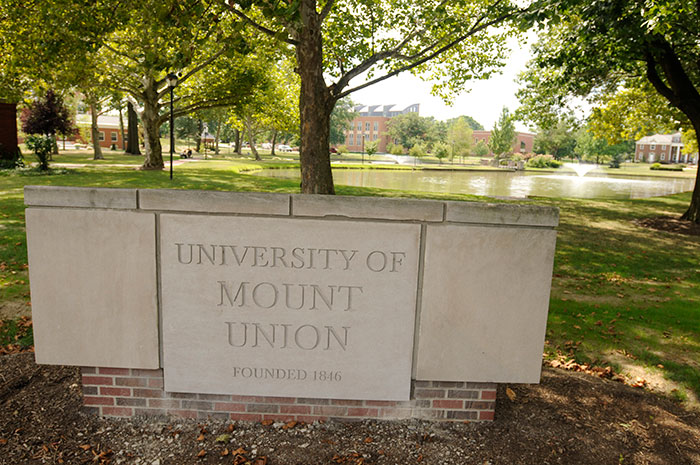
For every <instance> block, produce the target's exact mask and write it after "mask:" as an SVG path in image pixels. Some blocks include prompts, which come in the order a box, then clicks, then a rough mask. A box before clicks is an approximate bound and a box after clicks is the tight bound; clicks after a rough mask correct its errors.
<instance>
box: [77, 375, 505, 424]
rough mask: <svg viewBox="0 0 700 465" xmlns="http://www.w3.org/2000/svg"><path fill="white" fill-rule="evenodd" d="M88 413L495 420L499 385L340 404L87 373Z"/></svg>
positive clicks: (440, 384)
mask: <svg viewBox="0 0 700 465" xmlns="http://www.w3.org/2000/svg"><path fill="white" fill-rule="evenodd" d="M82 378H83V396H84V399H83V400H84V404H85V407H84V408H85V410H86V411H88V412H90V413H94V414H96V415H102V416H110V417H131V416H143V415H151V416H153V415H171V416H177V417H185V418H201V419H205V418H213V419H221V420H249V421H262V420H275V421H278V420H279V421H292V420H294V421H303V422H312V421H314V420H329V419H339V420H362V419H386V420H389V419H404V418H420V419H428V420H442V421H463V420H481V421H483V420H493V418H494V410H495V408H496V384H494V383H465V382H446V381H414V382H413V383H412V395H411V400H408V401H403V402H397V401H375V400H337V399H307V398H301V397H259V396H238V395H217V394H187V393H174V392H165V391H164V390H163V370H137V369H129V368H83V369H82Z"/></svg>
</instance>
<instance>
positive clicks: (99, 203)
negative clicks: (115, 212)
mask: <svg viewBox="0 0 700 465" xmlns="http://www.w3.org/2000/svg"><path fill="white" fill-rule="evenodd" d="M24 204H25V205H27V206H44V207H87V208H115V209H135V208H136V207H137V203H136V189H112V188H97V187H63V186H25V187H24Z"/></svg>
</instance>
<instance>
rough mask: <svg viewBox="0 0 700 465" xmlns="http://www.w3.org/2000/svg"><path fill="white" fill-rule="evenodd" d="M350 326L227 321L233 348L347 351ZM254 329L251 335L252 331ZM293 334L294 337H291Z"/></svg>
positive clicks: (227, 329) (229, 342)
mask: <svg viewBox="0 0 700 465" xmlns="http://www.w3.org/2000/svg"><path fill="white" fill-rule="evenodd" d="M350 329H351V328H350V326H342V327H340V328H336V327H334V326H323V327H322V328H319V327H317V326H314V325H311V324H304V325H301V326H298V327H296V328H292V325H291V324H288V323H238V322H233V321H227V322H226V331H227V336H228V344H229V345H230V346H231V347H257V348H261V347H265V348H268V347H269V348H271V349H291V348H296V349H301V350H317V349H320V350H333V349H340V350H342V351H345V350H347V346H348V338H349V331H350ZM249 332H250V337H249V334H248V333H249ZM290 333H291V335H292V337H289V336H290Z"/></svg>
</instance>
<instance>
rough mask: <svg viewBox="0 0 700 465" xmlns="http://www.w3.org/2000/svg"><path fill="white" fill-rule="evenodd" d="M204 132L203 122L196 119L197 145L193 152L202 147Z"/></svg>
mask: <svg viewBox="0 0 700 465" xmlns="http://www.w3.org/2000/svg"><path fill="white" fill-rule="evenodd" d="M203 132H204V122H203V121H202V120H201V119H198V120H197V141H196V142H197V145H196V148H195V149H194V151H195V152H197V153H199V151H200V150H201V149H202V133H203Z"/></svg>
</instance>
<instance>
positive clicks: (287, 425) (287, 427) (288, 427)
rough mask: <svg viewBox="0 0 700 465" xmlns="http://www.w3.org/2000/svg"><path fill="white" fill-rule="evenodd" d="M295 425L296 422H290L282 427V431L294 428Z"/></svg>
mask: <svg viewBox="0 0 700 465" xmlns="http://www.w3.org/2000/svg"><path fill="white" fill-rule="evenodd" d="M296 425H297V422H296V421H290V422H288V423H287V424H286V425H284V426H283V427H282V429H290V428H294V427H295V426H296Z"/></svg>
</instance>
